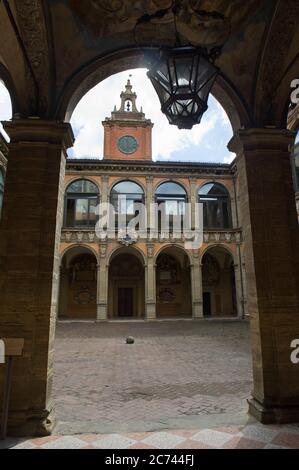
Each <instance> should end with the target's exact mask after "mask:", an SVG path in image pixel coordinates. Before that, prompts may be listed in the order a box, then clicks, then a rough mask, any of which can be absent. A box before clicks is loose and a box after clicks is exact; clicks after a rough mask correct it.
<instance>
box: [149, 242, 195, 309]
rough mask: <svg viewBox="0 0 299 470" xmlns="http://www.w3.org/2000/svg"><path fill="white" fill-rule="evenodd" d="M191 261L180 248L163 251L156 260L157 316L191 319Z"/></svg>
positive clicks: (168, 248)
mask: <svg viewBox="0 0 299 470" xmlns="http://www.w3.org/2000/svg"><path fill="white" fill-rule="evenodd" d="M190 286H191V282H190V260H189V257H188V255H187V254H186V253H185V252H184V250H182V249H180V248H178V247H167V248H165V249H163V250H162V251H161V252H160V253H159V255H158V257H157V260H156V295H157V300H156V301H157V304H156V305H157V306H156V308H157V316H158V317H163V318H171V317H191V316H192V299H191V287H190Z"/></svg>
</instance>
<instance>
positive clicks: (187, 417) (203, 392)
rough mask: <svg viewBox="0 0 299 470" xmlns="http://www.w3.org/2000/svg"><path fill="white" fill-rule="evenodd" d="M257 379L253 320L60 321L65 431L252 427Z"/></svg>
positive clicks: (57, 375)
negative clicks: (250, 401)
mask: <svg viewBox="0 0 299 470" xmlns="http://www.w3.org/2000/svg"><path fill="white" fill-rule="evenodd" d="M127 336H133V337H134V338H135V344H133V345H127V344H126V342H125V339H126V337H127ZM251 376H252V373H251V355H250V345H249V325H248V323H244V322H232V321H214V322H210V321H200V322H194V321H188V322H187V321H168V322H162V323H160V322H157V323H144V322H143V323H142V322H130V323H129V322H123V323H121V322H119V323H107V324H99V323H97V324H95V323H59V324H58V327H57V335H56V342H55V365H54V388H53V395H54V400H55V401H56V405H55V410H56V416H57V418H58V421H59V426H58V433H59V434H64V435H74V434H86V433H96V434H113V433H117V432H122V433H128V432H135V431H140V430H142V431H160V430H164V429H188V428H189V427H191V428H193V429H194V428H199V427H200V428H202V427H214V426H219V425H220V424H221V425H224V424H227V423H228V424H245V423H246V420H247V415H246V412H247V408H248V407H247V398H248V397H249V396H250V392H251V388H252V378H251Z"/></svg>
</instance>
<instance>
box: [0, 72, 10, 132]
mask: <svg viewBox="0 0 299 470" xmlns="http://www.w3.org/2000/svg"><path fill="white" fill-rule="evenodd" d="M11 117H12V107H11V100H10V96H9V93H8V91H7V89H6V87H5V86H4V84H3V83H2V82H1V81H0V132H1V133H2V134H3V135H4V136H5V137H6V138H7V139H8V135H7V134H6V132H5V131H4V129H3V126H2V124H1V121H8V120H9V119H11Z"/></svg>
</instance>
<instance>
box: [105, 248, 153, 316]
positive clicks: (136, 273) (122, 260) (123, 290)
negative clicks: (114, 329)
mask: <svg viewBox="0 0 299 470" xmlns="http://www.w3.org/2000/svg"><path fill="white" fill-rule="evenodd" d="M108 276H109V280H108V316H109V318H111V319H115V318H119V319H125V318H135V319H138V318H139V319H140V318H144V313H145V302H144V295H145V274H144V265H143V264H142V262H141V259H140V254H139V253H135V250H132V249H126V248H124V249H120V250H117V251H116V252H115V253H114V254H113V255H112V257H111V259H110V264H109V273H108Z"/></svg>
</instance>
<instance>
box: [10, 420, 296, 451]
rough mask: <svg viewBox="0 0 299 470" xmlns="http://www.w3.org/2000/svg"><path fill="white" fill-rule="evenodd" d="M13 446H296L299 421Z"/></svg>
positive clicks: (47, 440)
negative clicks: (291, 423)
mask: <svg viewBox="0 0 299 470" xmlns="http://www.w3.org/2000/svg"><path fill="white" fill-rule="evenodd" d="M6 442H7V446H8V445H9V446H10V447H12V448H14V449H298V448H299V424H297V425H284V426H282V425H280V426H279V425H267V426H264V425H261V424H259V423H256V422H254V423H249V424H248V425H245V426H225V427H220V428H209V429H208V428H206V429H204V428H203V429H197V430H194V429H193V430H175V431H169V430H167V431H159V432H139V433H127V434H126V433H121V434H117V433H114V434H90V435H88V434H85V435H73V436H49V437H45V438H38V439H29V440H21V439H20V440H18V441H16V442H15V445H12V442H11V441H9V440H7V441H6Z"/></svg>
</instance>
